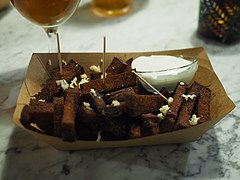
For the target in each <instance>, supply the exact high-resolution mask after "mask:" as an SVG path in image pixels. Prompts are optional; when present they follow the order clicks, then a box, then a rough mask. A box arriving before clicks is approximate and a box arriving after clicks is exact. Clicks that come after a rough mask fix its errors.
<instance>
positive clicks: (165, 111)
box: [159, 105, 170, 116]
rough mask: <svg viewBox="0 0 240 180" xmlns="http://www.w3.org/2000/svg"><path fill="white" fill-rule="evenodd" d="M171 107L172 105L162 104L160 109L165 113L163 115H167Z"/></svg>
mask: <svg viewBox="0 0 240 180" xmlns="http://www.w3.org/2000/svg"><path fill="white" fill-rule="evenodd" d="M169 108H170V107H169V106H168V105H164V106H162V107H161V108H160V109H159V111H160V112H161V113H163V115H164V116H165V115H166V114H167V112H168V110H169Z"/></svg>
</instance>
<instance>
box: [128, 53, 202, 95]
mask: <svg viewBox="0 0 240 180" xmlns="http://www.w3.org/2000/svg"><path fill="white" fill-rule="evenodd" d="M132 68H133V69H136V72H137V73H138V74H139V75H140V76H141V77H142V78H144V79H145V80H146V81H147V82H149V83H150V84H151V85H152V86H154V87H155V88H156V89H157V90H160V89H161V88H162V87H165V88H166V89H167V90H168V91H170V92H171V91H173V90H174V89H175V87H176V85H177V83H178V82H185V83H187V84H188V83H189V82H190V81H191V80H192V78H193V76H194V75H195V73H196V71H197V69H198V59H197V58H196V57H189V56H188V57H186V56H184V57H183V56H179V57H176V56H167V55H158V56H155V55H154V56H140V57H138V58H136V59H134V60H133V62H132ZM141 83H142V84H143V86H144V88H145V89H147V90H148V91H150V92H154V91H153V90H152V89H151V88H149V86H148V85H146V84H145V83H144V82H141Z"/></svg>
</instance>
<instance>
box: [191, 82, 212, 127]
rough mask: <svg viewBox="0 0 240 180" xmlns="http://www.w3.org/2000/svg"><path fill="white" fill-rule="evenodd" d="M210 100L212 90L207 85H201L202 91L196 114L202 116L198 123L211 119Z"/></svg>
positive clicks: (195, 110)
mask: <svg viewBox="0 0 240 180" xmlns="http://www.w3.org/2000/svg"><path fill="white" fill-rule="evenodd" d="M210 102H211V90H210V89H209V88H207V87H205V86H202V85H200V93H199V96H198V100H197V104H196V106H195V109H194V114H196V116H197V117H199V118H200V119H199V121H198V124H201V123H203V122H206V121H208V120H210Z"/></svg>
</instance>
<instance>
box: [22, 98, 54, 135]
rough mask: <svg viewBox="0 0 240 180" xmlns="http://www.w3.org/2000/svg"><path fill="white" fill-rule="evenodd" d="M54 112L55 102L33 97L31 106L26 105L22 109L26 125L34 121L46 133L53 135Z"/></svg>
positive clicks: (23, 120)
mask: <svg viewBox="0 0 240 180" xmlns="http://www.w3.org/2000/svg"><path fill="white" fill-rule="evenodd" d="M53 112H54V105H53V103H49V102H42V101H38V100H36V99H31V100H30V104H29V106H25V107H24V109H23V111H22V115H21V122H22V123H23V125H24V126H29V125H30V124H31V123H34V124H36V125H37V126H38V127H39V128H40V129H41V130H43V131H44V132H45V133H46V134H50V135H51V134H53Z"/></svg>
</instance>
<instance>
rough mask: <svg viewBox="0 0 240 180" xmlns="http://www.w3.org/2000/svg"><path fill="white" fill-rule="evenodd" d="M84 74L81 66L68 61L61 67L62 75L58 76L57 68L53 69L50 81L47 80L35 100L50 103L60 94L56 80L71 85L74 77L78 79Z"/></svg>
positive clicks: (59, 87)
mask: <svg viewBox="0 0 240 180" xmlns="http://www.w3.org/2000/svg"><path fill="white" fill-rule="evenodd" d="M81 74H84V69H83V67H82V66H81V65H79V64H77V63H76V62H75V61H73V60H70V61H69V62H68V64H67V65H66V66H64V67H63V74H62V75H61V74H60V70H59V68H56V69H53V71H52V77H51V79H49V80H47V83H46V84H45V85H44V87H43V89H42V90H41V91H40V92H39V93H38V94H36V95H35V97H36V99H38V100H39V99H43V100H46V101H48V102H49V101H52V100H53V97H54V96H58V95H59V94H61V92H62V91H61V90H62V88H61V86H59V85H57V83H56V81H57V80H63V79H64V80H66V81H67V82H68V83H71V80H73V79H74V78H75V77H79V76H80V75H81Z"/></svg>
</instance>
